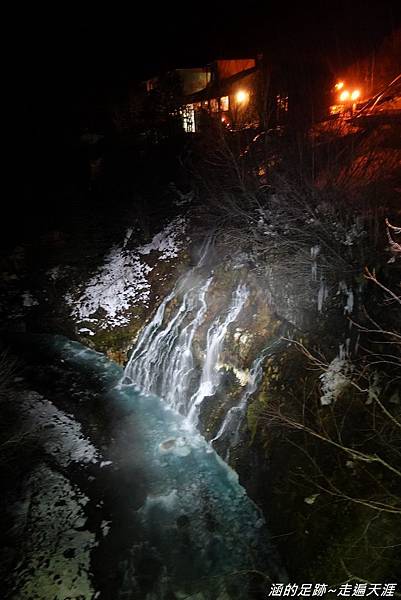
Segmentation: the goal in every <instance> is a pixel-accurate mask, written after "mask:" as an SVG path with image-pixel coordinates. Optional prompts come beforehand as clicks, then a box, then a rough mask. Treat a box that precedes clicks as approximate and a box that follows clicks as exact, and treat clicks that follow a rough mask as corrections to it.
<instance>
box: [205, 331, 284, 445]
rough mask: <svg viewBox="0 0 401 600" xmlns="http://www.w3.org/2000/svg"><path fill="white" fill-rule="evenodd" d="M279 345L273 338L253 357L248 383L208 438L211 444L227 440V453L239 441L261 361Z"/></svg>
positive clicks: (261, 366)
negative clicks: (237, 402)
mask: <svg viewBox="0 0 401 600" xmlns="http://www.w3.org/2000/svg"><path fill="white" fill-rule="evenodd" d="M280 345H281V341H280V340H275V341H274V342H273V343H272V344H270V345H269V346H268V347H267V348H264V349H263V350H262V352H261V353H260V354H259V356H257V357H256V358H255V360H254V361H253V363H252V366H251V369H250V371H249V379H248V383H247V385H246V387H245V390H244V392H243V394H242V395H241V399H240V402H239V404H238V405H237V406H233V407H232V408H230V410H229V411H228V412H227V414H226V416H225V418H224V421H223V422H222V424H221V426H220V429H219V431H218V432H217V434H216V435H215V437H214V438H213V439H212V440H210V442H211V444H214V442H217V440H220V439H221V440H224V441H228V449H227V453H228V454H229V451H230V448H233V447H235V446H236V445H237V444H238V443H239V441H240V430H241V425H242V422H243V419H244V416H245V413H246V408H247V405H248V400H249V398H250V397H251V396H252V395H253V394H254V393H255V392H256V390H257V389H258V387H259V384H260V381H261V379H262V375H263V363H264V361H265V359H266V358H267V357H268V356H271V355H272V354H273V353H274V352H275V351H276V350H277V348H278V347H279V346H280Z"/></svg>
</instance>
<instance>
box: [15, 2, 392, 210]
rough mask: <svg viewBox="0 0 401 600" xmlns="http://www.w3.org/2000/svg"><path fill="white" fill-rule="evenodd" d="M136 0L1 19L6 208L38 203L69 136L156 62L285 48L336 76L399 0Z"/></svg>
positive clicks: (186, 62)
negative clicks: (8, 126)
mask: <svg viewBox="0 0 401 600" xmlns="http://www.w3.org/2000/svg"><path fill="white" fill-rule="evenodd" d="M287 2H288V0H287ZM81 4H82V3H81ZM141 4H142V6H140V4H139V3H138V2H136V3H133V2H132V3H131V5H130V8H129V9H127V8H122V6H118V5H116V3H109V5H108V7H106V8H102V7H101V5H100V3H97V4H92V6H91V7H90V8H89V7H85V8H82V7H81V8H80V9H74V8H73V7H72V5H71V4H68V5H67V4H65V5H64V7H63V6H62V5H60V4H57V7H56V8H54V9H53V12H51V10H50V9H48V8H46V10H44V9H40V8H38V5H37V4H35V5H34V6H33V7H32V8H30V9H27V8H24V9H22V8H20V9H19V14H17V15H15V16H14V18H12V19H10V20H9V22H5V25H6V27H7V29H8V33H9V34H10V40H11V42H10V44H9V46H8V53H7V62H8V66H9V68H10V70H11V74H12V85H11V86H10V88H9V89H11V90H12V92H11V93H12V97H13V107H14V109H15V117H14V118H13V121H12V123H13V128H14V138H15V141H16V145H17V149H16V152H15V153H14V154H13V155H12V159H13V162H14V167H15V181H16V182H17V189H16V192H17V197H18V201H17V202H16V203H15V206H16V207H19V206H20V205H21V200H22V201H23V202H24V203H25V206H26V207H29V211H30V214H32V213H33V212H36V208H35V207H36V204H35V203H36V202H37V201H38V198H43V199H44V200H43V211H44V210H45V209H44V207H45V203H46V202H48V203H49V202H51V199H52V198H53V196H54V193H53V191H54V189H55V188H56V187H57V185H58V182H61V180H62V177H64V176H68V173H67V171H68V169H69V166H68V164H69V163H68V161H67V159H66V157H67V158H68V160H74V157H73V156H72V155H71V147H72V146H71V140H72V138H73V136H75V139H78V136H79V133H80V132H82V130H83V127H84V126H85V125H86V126H89V127H91V126H90V120H91V115H92V114H95V113H96V111H97V110H98V107H99V106H103V108H104V106H106V107H107V106H108V107H109V108H110V106H112V104H113V102H114V101H115V99H116V98H118V96H119V94H120V93H121V91H124V90H126V89H127V86H128V85H135V82H137V81H140V80H143V79H145V78H147V77H149V76H152V75H153V74H156V73H157V72H159V71H160V70H161V69H163V68H165V67H175V66H177V67H183V66H196V65H205V64H207V62H209V61H211V60H213V59H214V58H217V57H227V58H229V57H231V58H235V57H244V56H254V55H255V54H256V53H257V52H258V51H264V52H265V53H266V56H269V55H273V54H274V53H277V52H283V51H285V52H286V53H287V55H289V56H290V57H291V56H292V57H293V58H294V60H298V57H299V56H301V55H302V54H309V55H310V56H312V57H315V58H316V57H317V58H318V59H319V60H321V59H323V61H325V62H326V63H327V66H328V67H329V70H330V71H332V72H333V76H336V71H337V69H339V68H340V67H342V66H345V65H346V64H347V63H350V62H353V61H354V60H355V59H357V58H358V57H359V56H362V55H364V54H366V53H367V52H368V51H369V50H371V49H372V48H373V47H374V46H375V45H377V44H378V43H379V42H380V40H381V39H382V38H383V36H384V35H385V34H386V33H387V32H389V31H391V30H392V29H393V28H395V27H396V26H397V25H398V24H399V23H400V22H401V2H400V0H376V1H375V2H372V1H371V0H365V1H360V0H354V1H352V0H347V1H343V0H341V1H340V2H336V1H334V0H332V1H331V2H329V1H328V0H322V1H321V2H307V1H305V2H298V3H297V4H296V5H295V6H292V4H290V3H289V2H288V4H286V3H285V0H274V2H273V1H271V2H267V1H265V2H262V1H260V2H255V1H252V0H244V1H243V2H242V3H231V4H229V3H228V2H226V3H224V2H222V1H220V2H219V3H210V2H198V3H192V4H191V3H189V2H186V3H185V4H184V3H180V2H169V3H164V4H163V8H160V7H159V6H158V3H156V1H155V0H154V1H153V2H152V3H151V2H148V3H145V2H142V3H141ZM17 8H18V7H17ZM15 10H16V9H15ZM7 89H8V88H7ZM82 115H84V116H82ZM85 119H86V122H85ZM94 121H96V119H94ZM92 128H93V127H92ZM67 155H68V156H67ZM64 164H65V165H67V166H65V168H64V167H63V165H64ZM61 167H63V168H64V171H60V169H61ZM66 173H67V175H66ZM14 187H15V186H14ZM49 199H50V200H49ZM27 210H28V209H27ZM16 211H17V217H18V211H19V208H18V209H17V208H16Z"/></svg>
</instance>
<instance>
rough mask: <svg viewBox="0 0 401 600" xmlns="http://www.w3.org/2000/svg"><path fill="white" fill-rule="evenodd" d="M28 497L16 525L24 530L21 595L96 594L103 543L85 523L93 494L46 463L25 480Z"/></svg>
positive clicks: (60, 598)
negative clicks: (93, 566) (95, 557)
mask: <svg viewBox="0 0 401 600" xmlns="http://www.w3.org/2000/svg"><path fill="white" fill-rule="evenodd" d="M22 497H23V500H22V501H21V502H20V503H19V506H16V507H15V508H16V510H17V513H18V515H19V521H17V523H16V526H17V527H18V528H19V529H22V530H23V531H24V535H23V536H22V540H21V548H20V555H21V557H23V558H22V560H21V562H20V563H19V565H18V566H17V567H16V572H15V576H16V578H17V585H18V588H19V589H18V598H20V599H21V600H44V598H52V599H54V600H65V599H66V598H70V599H71V600H79V599H82V598H85V599H88V600H89V599H90V598H94V597H95V592H94V590H93V587H92V583H91V572H90V551H91V549H92V548H93V547H94V546H96V544H97V542H96V537H95V534H94V533H92V532H90V531H88V530H87V529H85V527H84V526H85V522H86V516H85V514H84V508H85V505H86V504H87V503H88V501H89V499H88V498H87V496H85V494H83V493H82V492H81V491H80V490H79V489H78V488H77V487H76V486H74V485H73V484H72V483H71V482H70V481H69V480H68V479H67V478H66V477H65V476H64V475H62V474H61V473H57V472H54V471H53V470H51V469H50V468H49V467H48V466H46V465H44V464H43V465H39V466H38V467H37V468H36V469H35V471H34V472H33V473H32V475H31V476H30V477H28V478H27V480H26V481H25V483H24V486H23V494H22ZM104 535H105V534H104Z"/></svg>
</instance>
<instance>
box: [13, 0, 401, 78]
mask: <svg viewBox="0 0 401 600" xmlns="http://www.w3.org/2000/svg"><path fill="white" fill-rule="evenodd" d="M141 4H143V5H144V6H141V5H140V3H135V4H134V3H132V5H131V8H130V9H129V10H128V9H122V8H118V7H117V6H115V4H114V3H113V4H110V6H109V7H108V8H107V9H102V8H100V5H98V6H97V7H96V10H95V9H93V12H92V13H89V11H87V12H86V13H85V14H83V13H81V12H79V11H75V12H74V11H73V10H72V9H69V10H65V11H64V12H63V11H62V10H59V11H58V12H57V14H56V13H55V14H53V15H52V14H51V13H50V14H49V13H46V14H43V15H40V14H38V13H37V12H36V9H35V13H34V14H33V15H32V17H31V16H30V15H28V14H26V15H25V17H24V20H23V22H22V23H18V27H17V28H16V38H17V39H16V40H15V41H16V45H15V51H16V53H17V52H18V53H19V55H20V56H19V61H20V65H21V68H22V70H23V71H24V75H25V76H26V75H27V76H28V77H29V78H30V79H31V80H32V79H33V81H37V82H38V83H40V85H47V86H48V85H49V83H50V81H51V82H53V83H55V82H58V83H60V84H61V83H62V82H68V83H69V84H70V85H73V86H76V87H81V88H82V89H88V88H91V87H92V86H96V87H100V88H101V87H102V86H105V87H107V86H108V85H111V84H112V85H114V84H116V83H118V82H119V81H121V80H122V81H125V80H127V79H130V80H132V79H135V78H139V79H140V78H143V77H146V76H149V75H152V74H153V73H154V72H157V71H158V70H159V69H160V68H161V67H165V66H180V65H181V66H188V65H192V64H204V63H205V62H207V61H208V60H212V59H213V58H215V57H216V56H224V55H225V56H241V55H252V54H254V53H255V52H257V51H258V50H259V49H261V50H263V49H267V51H268V52H269V51H270V50H271V49H273V48H276V49H277V48H280V47H281V48H283V47H287V49H288V50H289V51H290V52H291V51H293V52H294V54H296V53H297V52H299V50H300V49H309V50H310V51H312V52H319V53H324V54H327V55H328V56H330V58H331V59H332V60H333V61H334V63H335V64H336V66H337V65H339V64H341V63H344V62H347V61H349V60H352V59H353V58H354V57H355V56H357V55H358V54H361V53H363V52H364V51H366V50H368V49H369V48H370V47H371V46H372V45H374V44H375V43H377V42H378V40H380V39H381V38H382V36H383V35H384V34H385V33H386V32H387V31H389V30H390V29H391V28H392V27H394V26H395V25H396V24H397V23H399V21H400V14H401V13H400V11H401V8H400V4H401V3H400V2H399V1H396V0H376V1H375V2H372V1H371V0H365V1H360V0H354V1H352V0H348V1H339V2H336V1H335V0H332V1H331V2H329V1H328V0H322V1H320V2H307V1H306V2H298V3H296V4H294V6H293V5H292V3H291V4H290V3H288V4H286V3H285V1H280V2H279V1H277V0H275V1H274V2H266V1H265V2H263V1H259V2H254V1H252V0H251V1H249V0H248V1H244V2H242V3H231V4H229V3H228V2H227V3H226V5H227V8H226V9H225V8H223V5H224V3H223V2H219V3H216V4H217V8H216V6H215V5H214V4H215V3H208V2H204V3H202V2H200V3H193V4H190V3H188V2H187V3H185V4H184V3H179V2H169V3H165V5H164V8H159V7H158V3H156V2H153V3H148V4H146V3H141Z"/></svg>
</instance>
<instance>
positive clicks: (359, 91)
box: [351, 90, 361, 101]
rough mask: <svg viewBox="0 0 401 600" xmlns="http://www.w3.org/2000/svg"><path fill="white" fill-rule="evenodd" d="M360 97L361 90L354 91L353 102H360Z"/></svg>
mask: <svg viewBox="0 0 401 600" xmlns="http://www.w3.org/2000/svg"><path fill="white" fill-rule="evenodd" d="M360 95H361V90H354V91H353V92H352V94H351V100H353V101H355V100H358V98H359V96H360Z"/></svg>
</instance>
